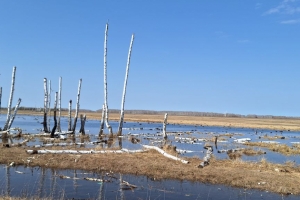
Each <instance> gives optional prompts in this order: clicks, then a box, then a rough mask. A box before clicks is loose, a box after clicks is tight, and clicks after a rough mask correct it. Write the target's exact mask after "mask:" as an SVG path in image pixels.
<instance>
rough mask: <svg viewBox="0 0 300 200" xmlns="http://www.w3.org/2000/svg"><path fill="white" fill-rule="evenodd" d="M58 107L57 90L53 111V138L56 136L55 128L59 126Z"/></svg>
mask: <svg viewBox="0 0 300 200" xmlns="http://www.w3.org/2000/svg"><path fill="white" fill-rule="evenodd" d="M56 107H57V92H55V100H54V111H53V119H54V126H53V128H52V131H51V135H50V137H51V138H54V133H55V130H56V127H57V120H56Z"/></svg>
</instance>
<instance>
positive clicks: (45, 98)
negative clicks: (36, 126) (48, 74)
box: [43, 78, 49, 133]
mask: <svg viewBox="0 0 300 200" xmlns="http://www.w3.org/2000/svg"><path fill="white" fill-rule="evenodd" d="M47 108H48V89H47V78H44V121H43V127H44V132H45V133H48V132H49V131H48V127H47V112H48V109H47Z"/></svg>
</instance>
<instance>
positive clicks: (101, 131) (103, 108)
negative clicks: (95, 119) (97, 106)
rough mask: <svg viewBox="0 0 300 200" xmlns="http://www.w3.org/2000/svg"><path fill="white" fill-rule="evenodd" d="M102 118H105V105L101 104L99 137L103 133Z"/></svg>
mask: <svg viewBox="0 0 300 200" xmlns="http://www.w3.org/2000/svg"><path fill="white" fill-rule="evenodd" d="M104 120H105V105H104V104H103V106H102V117H101V123H100V131H99V137H101V136H102V135H103V129H104Z"/></svg>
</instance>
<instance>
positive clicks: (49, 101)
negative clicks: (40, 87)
mask: <svg viewBox="0 0 300 200" xmlns="http://www.w3.org/2000/svg"><path fill="white" fill-rule="evenodd" d="M50 115H51V80H49V86H48V130H49V131H50V130H51V128H50Z"/></svg>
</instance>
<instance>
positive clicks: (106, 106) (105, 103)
mask: <svg viewBox="0 0 300 200" xmlns="http://www.w3.org/2000/svg"><path fill="white" fill-rule="evenodd" d="M107 32H108V23H106V26H105V36H104V105H105V124H106V128H107V129H108V130H109V137H112V136H113V132H112V127H111V126H110V125H109V123H108V105H107V73H106V71H107V70H106V68H107V59H106V58H107Z"/></svg>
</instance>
